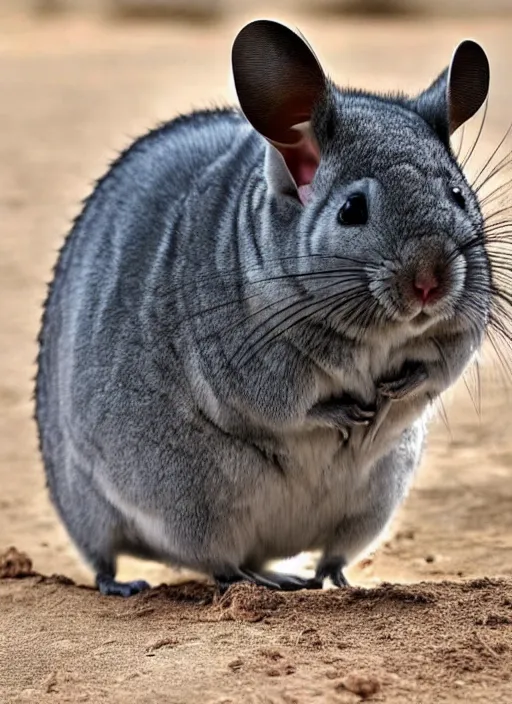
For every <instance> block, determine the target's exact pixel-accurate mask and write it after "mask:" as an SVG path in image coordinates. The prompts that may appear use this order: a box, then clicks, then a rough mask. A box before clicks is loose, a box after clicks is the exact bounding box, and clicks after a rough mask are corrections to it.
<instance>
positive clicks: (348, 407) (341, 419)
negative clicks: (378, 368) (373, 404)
mask: <svg viewBox="0 0 512 704" xmlns="http://www.w3.org/2000/svg"><path fill="white" fill-rule="evenodd" d="M310 415H311V416H312V417H314V418H317V419H318V420H321V421H324V422H325V423H326V424H328V425H333V426H335V427H337V428H338V429H339V430H340V431H342V432H343V434H344V435H346V439H348V432H347V430H346V429H347V428H350V427H353V426H355V425H369V424H370V421H371V419H372V418H373V417H374V415H375V409H374V408H364V407H363V406H361V405H360V404H358V403H356V402H355V401H354V399H353V398H351V397H350V396H341V397H340V398H333V399H329V400H328V401H321V402H320V403H317V404H316V405H315V406H313V408H312V409H311V411H310Z"/></svg>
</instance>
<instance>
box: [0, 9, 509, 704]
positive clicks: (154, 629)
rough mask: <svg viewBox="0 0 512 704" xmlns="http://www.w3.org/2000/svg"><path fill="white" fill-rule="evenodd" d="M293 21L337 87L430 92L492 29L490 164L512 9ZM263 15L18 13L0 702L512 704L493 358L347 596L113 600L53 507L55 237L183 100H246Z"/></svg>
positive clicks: (6, 66)
mask: <svg viewBox="0 0 512 704" xmlns="http://www.w3.org/2000/svg"><path fill="white" fill-rule="evenodd" d="M258 15H259V16H265V15H267V16H273V13H272V12H271V11H270V12H269V13H265V12H264V11H263V9H260V10H259V11H258ZM282 18H283V19H285V20H291V21H292V22H293V23H294V24H296V25H299V26H300V28H301V29H302V31H303V32H304V33H305V34H306V35H307V37H308V39H309V40H310V41H311V42H312V44H313V45H314V46H315V48H316V49H317V51H318V54H319V55H320V57H321V59H322V60H323V61H324V63H325V64H326V65H327V66H328V68H329V70H330V72H331V74H332V75H334V76H335V77H336V78H337V79H338V80H339V81H340V82H345V83H347V82H348V83H350V85H352V86H354V85H361V86H364V87H368V88H376V89H383V90H388V89H395V88H401V89H404V90H411V91H413V92H414V91H416V90H420V89H421V88H422V87H424V85H426V83H427V81H429V80H430V79H431V78H432V77H434V76H435V75H436V74H437V73H438V71H439V70H441V68H443V66H444V65H445V64H446V63H447V62H448V61H449V58H450V56H451V53H452V50H453V47H454V46H455V44H456V43H457V42H458V41H460V39H462V38H464V37H467V36H472V37H475V38H477V39H479V40H480V41H481V42H482V43H483V44H484V45H485V47H486V49H487V50H488V53H489V56H490V59H491V65H492V68H493V78H492V92H491V102H490V106H489V116H488V120H487V123H486V129H485V131H484V135H483V137H482V139H481V140H480V142H479V145H478V147H477V149H476V152H475V156H474V157H473V158H472V161H471V164H472V165H473V168H475V166H476V167H478V165H479V164H483V163H484V161H485V159H486V158H487V156H488V155H489V154H490V152H491V150H492V148H493V147H494V146H496V144H497V143H498V141H499V139H500V138H501V136H502V135H503V133H504V132H505V130H506V127H507V126H508V124H509V123H510V121H511V120H512V90H511V89H510V78H509V76H510V68H509V67H510V61H511V59H512V43H511V41H510V38H511V36H512V34H511V30H512V20H510V19H498V20H493V21H490V20H489V21H485V20H484V21H482V20H479V21H478V24H473V25H472V24H470V23H469V22H467V21H462V20H461V21H459V22H455V21H452V22H447V21H446V20H444V21H442V22H437V23H436V22H434V21H423V22H418V23H415V22H412V21H408V22H405V21H404V22H399V21H394V22H393V23H390V22H382V21H381V22H380V23H377V22H370V21H369V20H365V21H364V22H363V21H358V20H356V19H351V20H350V21H348V20H346V19H345V20H342V19H337V20H333V19H328V20H327V19H325V18H324V19H321V18H318V17H316V18H315V17H311V16H309V17H308V16H302V17H297V16H295V17H290V16H284V17H282ZM245 19H247V17H242V16H238V17H233V18H231V19H229V20H226V21H224V22H223V23H221V24H216V25H210V26H206V27H200V26H195V27H190V26H186V25H179V26H178V25H173V24H165V23H164V24H157V23H153V24H149V23H147V24H144V25H134V24H131V23H125V24H116V25H114V24H105V23H104V24H95V23H94V22H93V21H92V20H87V21H86V20H83V19H81V20H77V19H66V20H59V19H48V20H46V21H45V22H41V21H39V22H38V23H31V22H29V21H28V20H26V19H23V18H15V19H5V20H3V21H2V25H1V27H0V95H1V99H0V222H1V237H0V274H1V277H0V281H1V296H0V339H1V342H0V369H1V374H0V408H1V414H0V486H1V488H2V489H1V493H0V553H1V552H3V551H5V550H7V549H8V548H9V546H11V545H12V546H16V547H17V548H18V549H19V550H21V551H23V552H25V553H27V554H28V555H29V556H30V558H31V559H32V561H33V568H32V567H31V566H30V565H29V564H28V562H26V563H25V564H23V561H21V562H20V563H19V562H16V559H14V558H13V560H11V563H9V564H7V563H8V561H7V560H6V561H4V571H5V572H6V573H10V574H11V575H12V574H18V575H20V574H23V573H28V576H25V578H24V579H20V578H5V579H2V580H0V702H2V703H3V702H46V701H48V702H49V701H51V702H79V701H88V702H99V701H104V702H124V701H130V702H131V703H132V704H135V702H137V703H139V702H140V703H142V702H147V703H148V704H149V703H153V702H169V703H172V704H178V703H179V704H182V703H187V704H188V703H189V702H197V701H201V702H204V703H205V704H208V703H210V702H212V703H213V702H215V703H216V704H221V702H223V703H224V704H228V702H229V703H230V704H235V703H242V702H244V703H246V702H247V703H248V704H252V703H255V704H256V703H261V704H274V703H275V704H277V703H279V704H293V703H297V704H303V703H307V702H327V703H331V702H332V703H333V704H335V703H338V702H347V703H348V702H357V701H361V700H363V699H373V700H375V701H385V702H418V703H421V704H423V703H426V702H458V701H465V702H507V703H509V702H511V701H512V679H511V677H512V435H511V433H510V421H511V415H512V414H511V413H510V410H509V409H510V402H509V396H510V383H509V385H508V388H507V385H506V384H505V382H504V377H503V374H500V372H499V369H498V367H497V365H496V363H495V360H494V358H493V356H492V355H490V354H489V355H487V356H486V360H485V363H484V366H483V370H482V375H481V377H482V378H481V402H479V401H478V399H477V400H476V402H475V398H476V397H477V396H478V393H477V392H476V386H477V384H476V377H475V376H474V375H469V377H468V387H469V389H470V391H472V393H469V392H468V390H467V388H466V385H465V384H464V383H462V382H461V383H460V384H459V386H458V387H457V389H456V390H455V392H454V393H453V394H451V395H450V396H449V397H448V398H446V399H445V402H444V403H445V409H446V416H447V419H448V422H447V423H446V422H445V421H446V419H444V418H443V417H442V416H443V415H444V414H443V413H442V414H441V417H440V418H439V419H438V420H437V421H436V422H435V423H434V426H433V430H432V434H431V437H430V442H429V447H428V452H427V455H426V457H425V460H424V462H423V465H422V468H421V471H420V472H419V475H418V477H417V480H416V482H415V486H414V489H413V491H412V492H411V495H410V497H409V499H408V501H407V502H406V504H405V506H404V508H403V510H402V511H401V512H400V515H399V516H398V518H397V520H396V521H395V524H394V526H393V529H392V531H391V533H390V535H389V536H388V537H386V539H385V540H384V542H383V544H382V546H381V547H380V548H379V550H378V551H377V552H376V554H375V555H373V556H371V557H370V558H369V559H366V560H364V561H363V562H361V563H360V564H359V565H356V566H354V567H352V569H351V570H350V572H349V577H350V578H351V581H352V583H353V584H354V585H357V586H356V587H355V588H352V589H348V590H346V591H344V592H336V591H326V592H324V593H304V594H303V593H298V594H292V595H280V594H274V593H268V592H265V591H261V590H258V589H251V588H248V587H237V588H233V589H232V590H230V591H229V592H228V593H227V594H226V595H225V596H224V597H223V598H222V599H219V598H217V597H216V596H215V595H214V594H213V592H212V590H211V588H210V587H209V586H207V585H201V584H190V583H189V584H187V585H185V586H181V587H179V586H173V587H171V586H161V587H157V588H155V589H154V590H152V591H150V592H149V593H146V594H143V595H140V596H138V597H135V598H133V599H130V600H126V601H122V600H118V599H108V598H104V597H101V596H99V595H98V594H97V593H96V592H95V591H93V590H92V589H91V588H90V586H88V585H90V584H91V575H90V574H89V572H88V571H87V569H86V568H85V567H84V566H83V565H82V564H81V562H80V560H79V559H78V557H77V555H76V553H75V550H74V549H73V547H72V546H71V545H70V543H69V540H68V538H67V536H66V534H65V532H64V530H63V528H62V527H61V526H60V525H59V523H58V521H57V519H56V516H55V513H54V511H53V509H52V507H51V506H50V504H49V501H48V498H47V495H46V491H45V488H44V479H43V472H42V467H41V463H40V460H39V457H38V455H37V451H36V438H35V428H34V425H33V422H32V420H31V415H32V402H31V391H32V377H33V374H34V365H33V360H34V358H35V354H36V346H35V342H34V341H35V336H36V332H37V328H38V324H39V317H40V308H41V301H42V299H43V297H44V295H45V282H46V281H48V279H49V275H50V273H49V272H50V270H51V266H52V264H53V262H54V259H55V256H56V250H57V248H58V247H59V245H60V243H61V239H62V236H63V235H64V233H65V232H66V230H67V228H68V225H69V221H70V219H71V218H72V217H73V216H74V215H75V214H76V212H77V208H78V203H79V200H80V199H81V198H82V197H83V196H85V195H86V194H87V192H88V190H89V188H90V184H91V182H92V180H93V179H94V178H95V177H97V176H98V175H100V174H101V173H102V172H103V170H104V169H105V167H106V164H107V162H108V161H109V160H110V159H111V158H112V157H113V156H114V155H115V153H116V151H118V150H119V149H120V148H122V147H123V146H125V145H126V144H127V142H128V141H129V140H130V139H131V138H132V137H134V136H136V135H137V134H138V133H140V132H141V131H144V130H145V129H146V128H147V127H149V126H152V125H153V124H154V123H155V122H158V121H160V120H162V119H166V118H169V117H171V116H173V115H174V114H176V113H177V112H179V111H186V110H189V109H190V108H191V107H200V106H204V105H209V104H211V103H215V102H225V101H226V100H229V101H231V100H233V93H232V90H231V83H230V80H231V79H230V73H229V53H230V44H231V41H232V38H233V36H234V34H235V32H236V29H237V28H238V27H239V25H240V24H241V23H242V22H243V21H245ZM467 143H468V144H470V140H469V141H468V142H467ZM510 176H512V174H511V175H509V177H510ZM475 406H476V408H475ZM477 411H478V412H477ZM447 426H448V427H447ZM309 559H310V558H309V557H306V558H305V560H303V561H302V562H301V567H303V568H304V569H306V568H307V566H308V560H309ZM32 569H34V570H36V571H37V572H36V573H33V572H32ZM38 573H40V574H45V575H52V574H59V575H66V578H62V577H59V578H56V577H42V576H40V574H38ZM130 576H131V577H137V578H146V579H148V580H149V581H150V582H151V583H153V584H155V585H158V584H160V583H162V582H164V583H170V582H173V581H174V582H175V581H176V580H177V579H178V580H179V579H181V580H182V581H183V580H186V579H188V578H189V577H190V576H189V575H178V576H177V575H176V574H174V573H173V572H171V570H170V569H168V568H164V567H162V566H160V565H154V564H147V563H146V564H144V563H138V562H135V561H132V560H124V561H123V563H122V569H121V577H130ZM70 580H73V581H74V582H76V584H73V583H72V582H71V581H70ZM382 583H384V584H382ZM387 583H394V584H395V586H390V584H387ZM362 587H365V589H363V588H362ZM367 588H370V589H369V590H368V589H367Z"/></svg>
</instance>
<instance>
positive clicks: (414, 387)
mask: <svg viewBox="0 0 512 704" xmlns="http://www.w3.org/2000/svg"><path fill="white" fill-rule="evenodd" d="M427 379H428V373H427V370H426V368H425V365H424V364H422V363H421V362H417V363H414V364H411V363H408V364H406V365H405V366H404V368H403V370H402V375H401V376H400V377H399V378H398V379H393V380H392V381H385V382H380V383H379V384H378V385H377V389H378V392H379V395H380V396H382V397H384V398H389V399H390V400H392V401H400V400H402V399H404V398H406V397H407V396H410V395H411V394H414V393H415V392H416V391H418V389H419V388H420V387H421V386H422V384H424V382H425V381H426V380H427Z"/></svg>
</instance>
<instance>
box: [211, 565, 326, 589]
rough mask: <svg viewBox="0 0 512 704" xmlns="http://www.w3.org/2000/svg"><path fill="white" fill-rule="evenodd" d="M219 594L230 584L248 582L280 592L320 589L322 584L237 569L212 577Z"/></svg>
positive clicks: (288, 576) (283, 575) (317, 581)
mask: <svg viewBox="0 0 512 704" xmlns="http://www.w3.org/2000/svg"><path fill="white" fill-rule="evenodd" d="M214 579H215V581H216V582H217V586H218V587H219V590H220V592H221V593H223V592H225V591H226V590H227V589H228V588H229V587H230V586H231V585H232V584H237V583H238V582H250V583H251V584H256V585H257V586H259V587H267V589H275V590H281V591H288V592H290V591H298V590H299V589H321V588H322V582H321V581H319V580H317V579H316V578H314V579H305V578H303V577H296V576H294V575H291V574H281V573H279V572H261V573H257V572H253V571H252V570H249V569H239V570H236V571H234V572H231V573H230V574H217V575H215V576H214Z"/></svg>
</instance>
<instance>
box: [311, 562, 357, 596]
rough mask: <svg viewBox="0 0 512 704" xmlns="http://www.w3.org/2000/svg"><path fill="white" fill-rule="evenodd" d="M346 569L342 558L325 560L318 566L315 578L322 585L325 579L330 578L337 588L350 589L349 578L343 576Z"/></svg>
mask: <svg viewBox="0 0 512 704" xmlns="http://www.w3.org/2000/svg"><path fill="white" fill-rule="evenodd" d="M344 567H345V561H344V560H343V559H342V558H340V557H327V558H324V559H323V560H322V561H321V563H320V565H319V566H318V569H317V571H316V575H315V578H316V580H317V581H319V582H320V583H321V584H322V583H323V581H324V579H326V578H327V577H329V579H330V580H331V582H332V583H333V584H334V586H335V587H339V588H341V587H349V586H350V585H349V583H348V582H347V578H346V577H345V575H344V574H343V569H344Z"/></svg>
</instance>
